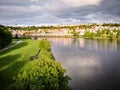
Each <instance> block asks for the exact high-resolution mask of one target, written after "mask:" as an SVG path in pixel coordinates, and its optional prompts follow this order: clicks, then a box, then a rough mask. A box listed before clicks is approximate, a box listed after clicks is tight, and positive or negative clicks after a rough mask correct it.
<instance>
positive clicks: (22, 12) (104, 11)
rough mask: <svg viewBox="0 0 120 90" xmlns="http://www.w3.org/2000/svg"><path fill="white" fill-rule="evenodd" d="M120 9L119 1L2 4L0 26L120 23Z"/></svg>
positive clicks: (6, 0)
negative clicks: (0, 24)
mask: <svg viewBox="0 0 120 90" xmlns="http://www.w3.org/2000/svg"><path fill="white" fill-rule="evenodd" d="M119 8H120V1H119V0H114V1H113V0H89V1H88V0H0V20H1V21H0V23H2V24H5V25H6V24H7V25H8V24H16V23H17V24H19V23H20V24H21V23H24V24H44V23H47V24H51V23H52V24H59V23H65V24H66V23H72V24H73V23H74V24H77V23H78V24H79V23H94V22H95V23H96V22H98V23H99V22H119V23H120V9H119Z"/></svg>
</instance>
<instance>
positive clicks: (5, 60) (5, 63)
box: [0, 39, 70, 90]
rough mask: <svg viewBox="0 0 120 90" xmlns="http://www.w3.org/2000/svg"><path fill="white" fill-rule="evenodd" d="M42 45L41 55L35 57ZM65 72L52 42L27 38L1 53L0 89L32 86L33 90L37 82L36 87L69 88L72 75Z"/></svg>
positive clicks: (24, 88)
mask: <svg viewBox="0 0 120 90" xmlns="http://www.w3.org/2000/svg"><path fill="white" fill-rule="evenodd" d="M39 49H40V52H39V53H38V58H35V59H31V57H32V56H36V55H37V52H38V50H39ZM38 72H39V73H38ZM65 72H66V70H65V69H64V68H62V65H61V64H60V63H59V62H57V61H56V60H55V59H54V57H53V54H52V51H51V44H50V42H48V41H46V39H43V40H41V41H38V40H29V39H27V40H26V39H25V40H23V42H21V43H19V44H17V45H15V46H13V47H11V48H8V49H7V50H5V51H2V52H1V53H0V90H3V89H5V90H6V89H7V90H13V88H14V90H21V88H22V90H28V89H26V87H29V88H30V89H29V90H33V86H34V88H37V89H35V90H55V89H56V88H57V90H62V89H64V90H69V86H68V84H67V83H68V80H70V78H69V76H66V75H64V73H65ZM46 76H47V78H46ZM30 77H31V78H30ZM36 77H38V79H37V80H36ZM58 77H59V78H58ZM39 78H40V79H39ZM48 78H49V79H48ZM35 80H36V81H35ZM34 81H35V83H33V82H34ZM46 81H47V82H49V84H47V82H46ZM28 82H29V83H28ZM40 82H42V83H40ZM30 83H32V84H30ZM37 83H39V86H38V84H37ZM30 85H32V86H30ZM43 86H44V89H43ZM59 86H62V87H59ZM63 86H64V87H63ZM51 88H52V89H51Z"/></svg>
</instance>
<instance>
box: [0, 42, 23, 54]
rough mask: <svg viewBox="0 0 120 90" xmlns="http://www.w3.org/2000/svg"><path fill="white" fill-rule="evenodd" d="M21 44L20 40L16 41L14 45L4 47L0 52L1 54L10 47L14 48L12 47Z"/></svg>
mask: <svg viewBox="0 0 120 90" xmlns="http://www.w3.org/2000/svg"><path fill="white" fill-rule="evenodd" d="M21 42H22V41H21V40H20V41H17V42H16V43H15V44H14V45H11V46H8V47H5V48H4V49H2V50H0V52H3V51H5V50H7V49H9V48H11V47H14V46H16V45H18V44H20V43H21Z"/></svg>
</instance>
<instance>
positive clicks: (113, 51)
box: [49, 38, 120, 90]
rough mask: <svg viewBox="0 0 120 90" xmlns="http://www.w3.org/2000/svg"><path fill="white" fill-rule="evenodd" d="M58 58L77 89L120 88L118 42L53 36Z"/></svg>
mask: <svg viewBox="0 0 120 90" xmlns="http://www.w3.org/2000/svg"><path fill="white" fill-rule="evenodd" d="M49 40H50V41H51V42H52V43H53V44H52V51H53V54H54V56H55V58H56V59H57V60H58V61H60V62H61V63H62V65H63V67H65V68H66V69H67V70H68V72H67V74H68V75H69V76H71V77H72V80H71V81H70V86H72V87H73V89H74V90H120V86H119V83H120V46H119V43H118V41H110V40H91V39H83V38H79V39H71V38H50V39H49Z"/></svg>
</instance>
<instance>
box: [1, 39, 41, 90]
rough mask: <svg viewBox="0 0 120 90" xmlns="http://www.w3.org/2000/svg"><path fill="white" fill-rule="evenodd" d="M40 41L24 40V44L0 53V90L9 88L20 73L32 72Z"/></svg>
mask: <svg viewBox="0 0 120 90" xmlns="http://www.w3.org/2000/svg"><path fill="white" fill-rule="evenodd" d="M38 44H39V41H37V40H22V43H20V44H18V45H17V46H15V47H12V48H9V49H8V50H6V51H3V52H1V53H0V90H1V89H3V88H5V87H7V86H9V85H10V84H11V83H12V82H13V78H14V77H16V76H17V75H18V73H19V72H22V71H25V70H30V69H31V66H32V62H33V60H30V57H31V56H34V55H35V54H36V53H37V51H38Z"/></svg>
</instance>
